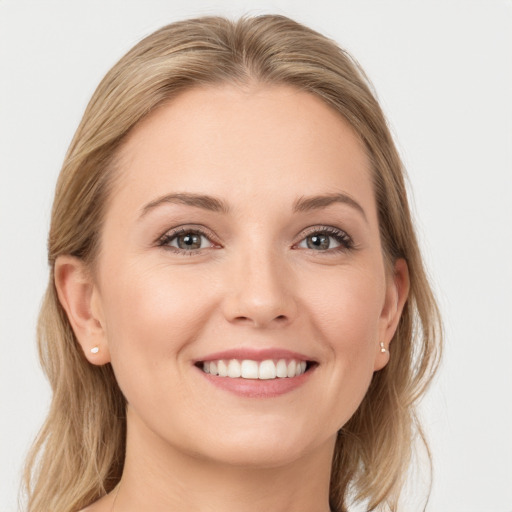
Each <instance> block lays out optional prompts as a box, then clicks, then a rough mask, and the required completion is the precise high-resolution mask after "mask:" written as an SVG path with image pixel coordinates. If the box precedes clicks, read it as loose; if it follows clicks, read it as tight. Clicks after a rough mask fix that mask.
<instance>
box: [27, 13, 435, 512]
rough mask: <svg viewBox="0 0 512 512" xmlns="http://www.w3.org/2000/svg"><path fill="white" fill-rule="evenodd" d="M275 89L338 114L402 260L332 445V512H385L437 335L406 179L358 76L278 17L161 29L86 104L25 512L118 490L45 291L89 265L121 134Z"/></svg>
mask: <svg viewBox="0 0 512 512" xmlns="http://www.w3.org/2000/svg"><path fill="white" fill-rule="evenodd" d="M250 81H251V82H252V81H257V82H259V83H262V84H287V85H291V86H294V87H297V88H299V89H301V90H303V91H308V92H309V93H311V94H314V95H316V96H318V97H320V98H321V99H323V100H324V101H325V102H326V103H327V104H328V105H330V106H331V107H332V108H333V109H335V110H336V111H338V112H339V113H340V114H341V116H343V117H344V118H345V119H346V120H347V121H348V122H349V123H350V124H351V125H352V127H353V129H354V130H355V132H356V133H357V134H358V136H359V137H360V139H361V141H362V142H363V143H364V146H365V148H366V151H367V153H368V156H369V158H370V160H371V163H372V169H373V183H374V190H375V198H376V202H377V207H378V213H379V223H380V232H381V238H382V244H383V251H384V256H385V259H386V261H388V262H393V261H394V260H395V259H397V258H404V259H405V260H406V261H407V264H408V267H409V272H410V284H411V287H410V294H409V298H408V300H407V303H406V305H405V309H404V312H403V314H402V317H401V320H400V323H399V326H398V329H397V331H396V334H395V336H394V338H393V340H392V357H391V360H390V362H389V364H388V365H387V366H386V367H385V368H384V369H382V370H380V371H378V372H376V373H375V374H374V376H373V380H372V383H371V385H370V388H369V390H368V392H367V394H366V396H365V398H364V400H363V402H362V403H361V405H360V407H359V408H358V410H357V411H356V413H355V414H354V415H353V417H352V418H351V419H350V420H349V421H348V423H346V424H345V425H344V427H343V428H342V429H341V430H340V432H339V434H338V439H337V443H336V448H335V454H334V458H333V463H332V477H331V486H330V503H331V507H332V509H333V510H336V511H338V512H342V511H346V510H347V506H348V503H349V500H352V501H354V502H360V501H363V500H364V501H366V502H367V507H368V508H369V509H371V510H373V509H375V508H379V507H381V508H384V507H387V508H388V510H396V508H397V503H398V498H399V495H400V491H401V488H402V485H403V483H404V476H405V474H406V471H407V468H408V466H409V464H410V459H411V454H412V444H413V440H414V439H415V436H417V435H418V434H419V435H420V437H421V438H423V434H422V431H421V427H420V425H419V423H418V421H417V418H416V414H415V406H416V403H417V401H418V398H419V397H420V396H421V395H422V394H423V393H424V391H425V389H426V387H427V385H428V383H429V382H430V380H431V378H432V376H433V374H434V371H435V369H436V367H437V364H438V360H439V353H440V339H441V328H440V325H441V324H440V319H439V313H438V309H437V306H436V303H435V300H434V297H433V295H432V292H431V288H430V286H429V283H428V280H427V277H426V274H425V270H424V267H423V263H422V259H421V255H420V252H419V248H418V243H417V241H416V236H415V233H414V228H413V224H412V221H411V215H410V211H409V206H408V202H407V193H406V187H405V184H404V171H403V168H402V163H401V161H400V158H399V155H398V153H397V150H396V148H395V145H394V143H393V140H392V137H391V135H390V132H389V129H388V127H387V124H386V120H385V118H384V115H383V113H382V111H381V109H380V107H379V105H378V103H377V100H376V99H375V97H374V95H373V94H372V92H371V88H370V86H369V82H368V80H367V79H366V77H365V75H364V73H363V72H362V70H361V69H360V68H359V66H358V65H357V64H356V63H355V62H354V61H353V60H352V59H351V57H350V56H349V55H347V53H346V52H344V51H343V50H341V49H340V48H339V47H338V46H337V45H336V44H335V43H334V42H333V41H331V40H329V39H327V38H326V37H324V36H322V35H320V34H318V33H317V32H315V31H313V30H311V29H309V28H307V27H305V26H303V25H301V24H298V23H296V22H294V21H292V20H290V19H288V18H286V17H283V16H275V15H265V16H258V17H244V18H241V19H239V20H238V21H230V20H227V19H224V18H221V17H203V18H198V19H192V20H186V21H181V22H177V23H173V24H171V25H168V26H166V27H164V28H162V29H160V30H158V31H156V32H155V33H153V34H151V35H150V36H148V37H147V38H145V39H144V40H142V41H141V42H140V43H138V44H137V45H136V46H135V47H134V48H133V49H132V50H130V51H129V52H128V53H127V54H126V55H125V56H124V57H123V58H122V59H121V60H120V61H119V62H118V63H117V64H116V65H115V66H114V67H113V68H112V69H111V70H110V71H109V72H108V74H107V75H106V76H105V78H104V79H103V81H102V82H101V83H100V85H99V86H98V88H97V90H96V92H95V93H94V95H93V97H92V99H91V101H90V103H89V105H88V107H87V109H86V111H85V113H84V116H83V119H82V121H81V123H80V125H79V127H78V130H77V132H76V134H75V137H74V139H73V141H72V143H71V146H70V148H69V151H68V153H67V155H66V158H65V161H64V164H63V168H62V171H61V174H60V177H59V180H58V183H57V188H56V193H55V201H54V206H53V211H52V221H51V228H50V235H49V247H48V252H49V255H48V258H49V264H50V280H49V284H48V289H47V292H46V296H45V299H44V303H43V306H42V309H41V313H40V318H39V326H38V339H39V351H40V357H41V361H42V365H43V367H44V369H45V371H46V374H47V376H48V379H49V381H50V384H51V387H52V391H53V399H52V403H51V408H50V412H49V415H48V418H47V420H46V422H45V424H44V426H43V428H42V430H41V432H40V434H39V436H38V438H37V440H36V442H35V444H34V446H33V449H32V452H31V454H30V456H29V459H28V461H27V467H26V471H25V486H26V489H27V494H28V510H30V511H42V510H52V512H68V511H76V510H78V509H80V508H82V507H85V506H87V505H88V504H90V503H92V502H94V501H95V500H97V499H98V498H100V497H101V496H102V495H104V494H105V493H107V492H109V491H110V490H112V489H113V488H114V487H115V485H116V484H117V482H118V481H119V480H120V478H121V473H122V468H123V463H124V451H125V442H126V441H125V438H126V418H125V405H126V404H125V400H124V397H123V395H122V393H121V391H120V390H119V387H118V386H117V383H116V380H115V378H114V374H113V371H112V368H111V366H110V364H107V365H105V366H101V367H98V366H93V365H91V364H89V363H88V362H87V360H86V359H85V357H84V355H83V353H82V351H81V349H80V347H79V345H78V343H77V341H76V339H75V336H74V334H73V331H72V329H71V327H70V324H69V322H68V319H67V317H66V314H65V312H64V310H63V309H62V307H61V305H60V303H59V301H58V297H57V293H56V289H55V285H54V275H53V271H54V264H55V260H56V258H57V257H58V256H59V255H62V254H71V255H75V256H77V257H80V258H83V259H84V260H85V261H86V262H88V263H89V264H91V265H93V264H94V261H95V256H96V255H97V252H98V246H99V235H100V233H101V227H102V221H103V218H104V215H105V211H106V208H107V205H108V198H109V194H110V190H111V188H112V183H113V176H114V175H115V168H116V161H115V157H116V154H117V152H118V150H119V148H120V145H121V144H122V143H123V140H124V139H125V137H126V135H127V133H128V132H129V131H130V130H131V129H132V128H133V126H134V125H135V124H136V123H138V122H139V121H140V120H141V119H142V118H144V116H146V115H147V114H148V113H149V112H151V111H153V110H154V109H156V108H158V107H159V106H160V105H161V104H162V103H163V102H167V101H169V100H170V99H172V98H173V97H174V96H175V95H176V94H177V93H179V92H180V91H183V90H186V89H189V88H191V87H194V86H198V85H213V84H219V83H226V82H231V83H233V82H236V83H239V84H247V83H249V82H250Z"/></svg>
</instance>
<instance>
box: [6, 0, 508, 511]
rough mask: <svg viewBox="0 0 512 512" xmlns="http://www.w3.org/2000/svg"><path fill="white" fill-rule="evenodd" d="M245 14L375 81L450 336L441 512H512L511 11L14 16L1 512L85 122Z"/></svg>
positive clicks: (36, 410)
mask: <svg viewBox="0 0 512 512" xmlns="http://www.w3.org/2000/svg"><path fill="white" fill-rule="evenodd" d="M247 12H249V13H252V14H260V13H266V12H274V13H282V14H285V15H288V16H291V17H293V18H295V19H296V20H297V21H300V22H303V23H305V24H307V25H309V26H311V27H312V28H314V29H316V30H319V31H320V32H322V33H324V34H326V35H328V36H330V37H332V38H333V39H335V40H337V41H338V42H339V43H340V44H341V45H342V46H343V47H345V48H346V49H348V50H349V51H350V52H351V53H353V55H354V56H355V57H356V58H357V59H358V60H359V62H360V63H361V64H362V65H363V67H364V68H365V70H366V72H367V73H368V75H369V77H370V78H371V80H372V81H373V83H374V85H375V87H376V90H377V92H378V96H379V98H380V101H381V103H382V105H383V107H384V110H385V111H386V113H387V115H388V118H389V121H390V124H391V127H392V130H393V133H394V134H395V136H396V139H397V141H398V144H399V148H400V150H401V153H402V155H403V158H404V160H405V162H406V165H407V168H408V171H409V174H410V180H411V183H412V190H413V197H412V198H411V200H412V202H413V209H414V212H415V216H416V217H417V225H418V230H419V234H420V238H421V240H422V245H423V249H424V252H425V256H426V260H427V263H428V267H429V270H430V273H431V274H432V276H433V282H434V285H435V289H436V291H437V294H438V297H439V301H440V304H441V308H442V312H443V315H444V319H445V325H446V350H445V358H444V362H443V366H442V368H441V372H440V374H439V377H438V379H437V380H436V382H435V384H434V386H433V387H432V389H431V391H430V393H429V395H428V397H427V399H426V400H425V402H424V406H423V417H424V420H425V425H426V430H427V434H428V437H429V438H430V441H431V446H432V451H433V455H434V470H435V474H434V484H433V492H432V497H431V500H430V503H429V506H428V508H427V511H428V512H512V370H511V363H512V334H511V319H512V2H511V1H510V0H481V1H471V0H459V1H456V0H444V1H441V0H438V1H432V0H431V1H422V2H420V1H413V0H402V1H399V0H395V1H385V0H384V1H379V0H372V1H365V0H359V1H357V0H352V1H349V0H338V1H335V0H330V1H329V0H316V1H314V2H312V1H299V0H295V1H284V0H283V1H249V0H243V1H235V0H231V1H228V0H226V1H206V0H205V1H202V0H188V1H170V0H168V1H164V0H160V1H158V0H144V1H142V0H140V1H126V0H125V1H121V0H115V1H114V0H101V1H99V0H87V1H79V0H77V1H73V2H71V1H65V0H61V1H33V2H29V1H26V0H10V1H9V0H3V1H2V0H0V173H1V178H0V244H1V245H0V343H1V347H0V443H1V444H0V511H2V512H3V511H5V512H8V511H14V510H15V509H16V494H17V487H18V482H19V476H20V471H21V465H22V460H23V458H24V456H25V454H26V451H27V449H28V445H29V443H30V441H31V439H32V438H33V436H34V435H35V433H36V431H37V429H38V427H39V425H40V424H41V422H42V420H43V417H44V414H45V411H46V409H47V406H48V403H49V389H48V386H47V383H46V381H45V379H44V377H43V375H42V372H41V370H40V368H39V366H38V362H37V356H36V350H35V322H36V316H37V312H38V308H39V304H40V300H41V296H42V294H43V290H44V288H45V285H46V280H47V267H46V260H45V257H46V256H45V244H46V234H47V230H48V223H49V212H50V206H51V199H52V194H53V188H54V184H55V180H56V177H57V174H58V171H59V167H60V165H61V163H62V160H63V157H64V153H65V151H66V148H67V145H68V144H69V142H70V139H71V137H72V134H73V132H74V130H75V128H76V126H77V124H78V122H79V119H80V117H81V114H82V112H83V110H84V108H85V105H86V103H87V101H88V99H89V97H90V96H91V94H92V92H93V90H94V88H95V86H96V85H97V84H98V82H99V81H100V79H101V78H102V76H103V75H104V74H105V72H106V71H107V70H108V69H109V68H110V67H111V66H112V65H113V64H114V62H115V61H116V60H117V59H118V58H119V57H120V56H121V55H122V54H123V53H124V52H125V51H126V50H128V49H129V48H130V47H131V46H132V45H133V44H134V43H136V42H137V41H138V40H139V39H141V38H142V37H143V36H145V35H147V34H149V33H150V32H152V31H153V30H154V29H156V28H158V27H160V26H162V25H164V24H167V23H169V22H172V21H174V20H177V19H182V18H186V17H191V16H196V15H202V14H226V15H229V16H238V15H241V14H243V13H247ZM402 512H414V511H413V510H411V509H409V508H407V510H406V509H404V510H403V511H402Z"/></svg>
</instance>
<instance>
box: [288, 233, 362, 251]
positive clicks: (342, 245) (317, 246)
mask: <svg viewBox="0 0 512 512" xmlns="http://www.w3.org/2000/svg"><path fill="white" fill-rule="evenodd" d="M297 247H299V248H301V249H311V250H313V251H316V252H328V253H329V254H332V253H338V252H342V251H347V250H350V249H353V248H354V242H353V241H352V238H350V236H349V235H348V234H347V233H345V231H342V230H341V229H337V228H333V227H322V228H318V227H316V228H313V229H312V230H311V231H309V233H307V235H306V237H305V238H304V239H303V240H302V241H301V242H300V243H299V245H298V246H297Z"/></svg>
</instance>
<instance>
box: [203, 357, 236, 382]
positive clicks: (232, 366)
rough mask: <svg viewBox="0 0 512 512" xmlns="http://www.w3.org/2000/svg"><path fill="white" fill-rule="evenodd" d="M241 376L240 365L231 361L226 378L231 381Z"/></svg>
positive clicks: (234, 360) (233, 360)
mask: <svg viewBox="0 0 512 512" xmlns="http://www.w3.org/2000/svg"><path fill="white" fill-rule="evenodd" d="M211 372H212V368H211V363H210V373H211ZM241 375H242V373H241V365H240V363H239V362H238V361H237V360H236V359H231V361H229V364H228V377H231V378H232V379H236V378H238V377H240V376H241Z"/></svg>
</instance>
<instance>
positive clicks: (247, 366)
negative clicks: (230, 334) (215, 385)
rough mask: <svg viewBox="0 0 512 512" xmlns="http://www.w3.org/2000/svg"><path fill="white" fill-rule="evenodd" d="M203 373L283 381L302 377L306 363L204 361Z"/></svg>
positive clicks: (283, 360)
mask: <svg viewBox="0 0 512 512" xmlns="http://www.w3.org/2000/svg"><path fill="white" fill-rule="evenodd" d="M203 371H204V372H205V373H209V374H211V375H218V376H219V377H230V378H232V379H237V378H240V377H241V378H242V379H259V380H272V379H276V378H280V379H283V378H286V377H288V378H292V377H298V376H299V375H302V374H303V373H304V372H305V371H306V361H297V360H295V359H291V360H289V361H286V360H285V359H279V360H277V361H273V360H272V359H266V360H265V361H253V360H251V359H244V360H242V361H239V360H237V359H230V360H229V361H225V360H222V359H219V360H218V361H205V362H204V363H203Z"/></svg>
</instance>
